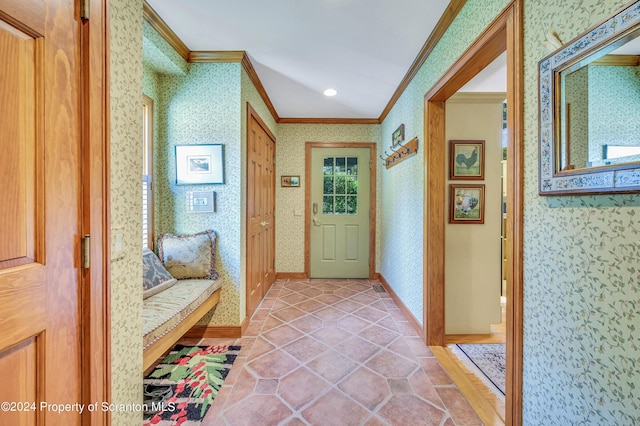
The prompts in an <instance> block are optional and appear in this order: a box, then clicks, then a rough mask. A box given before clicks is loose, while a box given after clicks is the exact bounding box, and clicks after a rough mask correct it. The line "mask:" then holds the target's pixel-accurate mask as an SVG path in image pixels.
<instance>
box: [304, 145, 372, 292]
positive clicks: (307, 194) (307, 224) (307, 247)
mask: <svg viewBox="0 0 640 426" xmlns="http://www.w3.org/2000/svg"><path fill="white" fill-rule="evenodd" d="M313 148H369V155H370V158H369V160H370V161H371V168H370V185H369V187H370V188H369V279H373V276H374V275H375V274H376V272H375V266H376V265H375V263H376V194H377V189H376V184H377V182H376V176H377V173H376V166H377V163H378V162H377V154H376V151H377V145H376V144H375V143H373V142H307V143H306V145H305V172H304V177H305V178H304V204H305V206H304V211H305V218H306V219H305V221H304V273H305V275H306V276H307V277H311V274H310V272H311V240H310V237H311V210H310V206H309V204H310V203H311V150H312V149H313Z"/></svg>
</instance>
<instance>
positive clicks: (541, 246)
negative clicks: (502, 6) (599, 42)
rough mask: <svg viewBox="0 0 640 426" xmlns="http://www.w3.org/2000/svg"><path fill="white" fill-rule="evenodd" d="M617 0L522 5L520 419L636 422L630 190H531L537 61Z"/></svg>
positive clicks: (635, 210)
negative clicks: (548, 42)
mask: <svg viewBox="0 0 640 426" xmlns="http://www.w3.org/2000/svg"><path fill="white" fill-rule="evenodd" d="M627 3H628V2H627V1H626V0H615V1H614V0H606V1H601V0H571V1H564V2H557V1H554V0H540V1H525V3H524V4H525V10H524V12H525V28H524V29H525V31H524V51H525V79H524V82H525V111H524V116H525V188H524V194H525V200H524V206H525V207H524V208H525V210H524V220H525V247H524V255H525V258H524V259H525V276H524V284H525V286H524V296H525V300H524V395H523V404H524V409H523V411H524V413H523V414H524V421H525V424H527V425H538V424H545V425H567V424H589V425H605V424H606V425H613V424H618V425H630V424H638V423H640V403H639V402H638V401H640V363H639V362H638V359H640V339H639V338H638V333H637V327H638V324H639V323H640V298H639V297H638V294H639V292H640V287H639V284H638V280H639V276H638V271H639V268H638V259H640V245H639V244H638V237H639V232H640V227H639V226H638V217H639V215H640V195H637V194H635V195H594V196H572V197H540V196H539V195H538V120H537V117H538V92H537V90H538V62H539V61H540V60H541V59H542V58H544V57H546V56H547V55H548V54H550V53H551V52H550V51H548V50H546V49H545V47H544V44H543V43H544V40H545V39H546V34H547V33H548V32H549V31H550V30H551V29H552V28H554V29H555V30H556V31H557V33H558V35H559V36H560V39H561V40H562V41H564V42H565V43H566V42H569V41H570V40H571V39H572V38H574V37H576V36H578V35H580V34H581V33H582V32H584V31H585V30H587V28H588V27H590V26H592V25H595V24H596V23H598V22H600V21H602V20H603V19H605V18H606V17H607V16H609V15H611V14H613V13H614V12H615V11H616V10H617V9H619V8H620V7H622V6H624V5H625V4H627Z"/></svg>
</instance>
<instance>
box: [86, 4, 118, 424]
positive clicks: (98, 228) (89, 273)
mask: <svg viewBox="0 0 640 426" xmlns="http://www.w3.org/2000/svg"><path fill="white" fill-rule="evenodd" d="M108 7H109V6H108V4H107V2H106V1H105V0H90V14H89V19H88V20H86V21H83V22H82V24H81V30H80V33H81V49H80V50H81V53H80V55H81V62H82V64H83V65H82V67H83V72H82V76H81V81H80V84H81V87H82V90H81V100H80V102H81V105H82V108H81V111H82V112H81V114H82V116H81V126H82V131H81V135H82V136H81V137H82V142H81V143H82V154H81V155H82V172H81V179H82V194H81V196H82V210H83V211H82V234H83V235H84V234H90V235H91V245H90V251H91V268H90V269H84V270H82V281H81V283H82V284H81V285H82V290H81V295H80V297H81V300H82V307H83V312H82V315H81V319H80V320H81V321H82V324H81V335H82V339H83V341H82V342H81V345H82V346H81V351H82V358H81V360H82V370H81V371H82V378H81V380H82V395H81V398H82V402H84V403H93V402H96V401H100V402H102V401H105V402H110V401H111V328H110V327H111V315H110V291H111V286H110V258H111V254H110V244H109V242H110V241H111V237H110V220H111V218H110V202H109V200H110V183H109V179H110V175H109V173H110V172H109V170H110V164H109V159H110V148H109V141H110V136H109V47H108V43H107V41H108V40H109V37H108V16H109V15H108ZM84 64H88V65H84ZM87 67H88V68H87ZM87 69H88V72H87ZM82 424H87V425H110V424H111V414H110V412H109V411H105V412H103V411H102V410H94V411H93V412H90V411H89V410H85V411H84V412H83V414H82Z"/></svg>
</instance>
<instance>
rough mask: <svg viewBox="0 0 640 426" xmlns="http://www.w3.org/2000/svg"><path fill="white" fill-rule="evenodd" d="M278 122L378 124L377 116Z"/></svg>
mask: <svg viewBox="0 0 640 426" xmlns="http://www.w3.org/2000/svg"><path fill="white" fill-rule="evenodd" d="M278 123H279V124H380V123H381V121H380V120H379V119H377V118H296V117H289V118H286V117H285V118H279V119H278Z"/></svg>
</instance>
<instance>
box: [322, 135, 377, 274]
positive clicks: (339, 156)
mask: <svg viewBox="0 0 640 426" xmlns="http://www.w3.org/2000/svg"><path fill="white" fill-rule="evenodd" d="M370 155H371V154H370V150H369V148H318V147H314V148H313V149H312V150H311V197H310V201H311V206H310V211H311V229H310V240H311V242H310V257H311V271H310V272H311V274H310V275H311V278H369V262H370V252H369V231H370V230H369V220H370V217H369V216H370V203H369V201H370V200H369V197H370V189H371V182H370V180H371V177H370V168H369V167H370V166H369V165H370V161H371V158H370Z"/></svg>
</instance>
